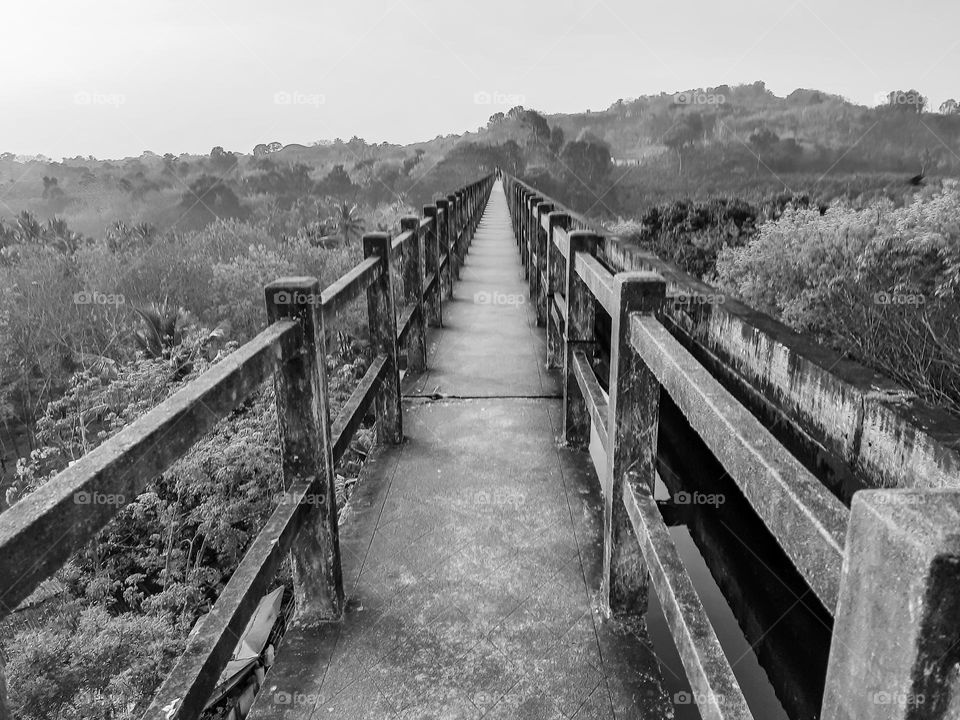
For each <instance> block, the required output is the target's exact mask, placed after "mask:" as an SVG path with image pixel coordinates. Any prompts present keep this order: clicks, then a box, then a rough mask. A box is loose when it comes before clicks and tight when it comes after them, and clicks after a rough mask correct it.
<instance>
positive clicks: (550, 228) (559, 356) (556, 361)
mask: <svg viewBox="0 0 960 720" xmlns="http://www.w3.org/2000/svg"><path fill="white" fill-rule="evenodd" d="M569 223H570V216H569V215H567V214H566V213H564V212H552V213H550V214H549V215H547V288H546V289H547V367H548V368H559V367H563V355H564V350H563V348H564V343H563V335H562V334H561V328H560V326H559V324H557V323H556V322H554V321H553V308H554V304H553V297H554V295H556V294H557V293H558V292H559V293H561V294H562V293H564V292H566V281H567V278H566V272H565V271H566V266H565V265H564V262H563V254H562V253H561V252H560V249H559V248H558V247H557V246H556V245H555V244H554V242H553V234H554V230H556V229H558V228H559V229H561V230H566V229H567V228H568V227H569ZM568 305H569V303H568ZM565 319H566V318H564V320H565Z"/></svg>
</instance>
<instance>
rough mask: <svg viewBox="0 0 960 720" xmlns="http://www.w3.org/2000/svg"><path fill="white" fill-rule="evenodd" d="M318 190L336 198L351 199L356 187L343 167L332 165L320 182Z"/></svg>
mask: <svg viewBox="0 0 960 720" xmlns="http://www.w3.org/2000/svg"><path fill="white" fill-rule="evenodd" d="M320 188H321V191H322V192H323V193H325V194H326V195H332V196H333V197H337V198H346V197H352V196H353V195H354V194H355V193H356V191H357V186H356V185H354V184H353V181H352V180H351V179H350V176H349V175H348V174H347V171H346V170H344V169H343V165H339V164H338V165H334V166H333V169H331V170H330V172H329V173H327V176H326V177H325V178H324V179H323V180H321V181H320Z"/></svg>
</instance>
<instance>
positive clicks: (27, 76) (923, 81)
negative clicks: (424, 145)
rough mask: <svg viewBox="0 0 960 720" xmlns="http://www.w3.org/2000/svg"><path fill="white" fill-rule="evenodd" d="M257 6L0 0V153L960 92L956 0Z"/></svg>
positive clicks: (941, 96)
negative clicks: (498, 117)
mask: <svg viewBox="0 0 960 720" xmlns="http://www.w3.org/2000/svg"><path fill="white" fill-rule="evenodd" d="M262 8H263V5H262V4H256V5H255V4H254V3H253V2H250V1H249V0H239V1H238V2H231V3H226V2H210V1H209V0H206V1H204V0H201V1H200V2H189V3H188V2H184V1H183V0H172V1H171V2H166V3H163V4H154V5H151V6H146V5H141V4H139V3H136V4H134V3H129V2H121V1H119V0H99V1H98V2H97V3H96V4H94V3H92V2H89V1H88V2H66V1H65V0H53V1H50V2H41V3H36V4H31V5H27V4H26V3H22V4H20V5H19V6H17V7H14V8H6V9H5V17H4V20H5V25H6V26H7V28H8V32H7V33H5V37H4V43H3V44H2V45H0V61H2V62H3V64H4V67H6V68H8V74H7V77H6V78H5V82H4V83H3V85H2V88H0V152H13V153H16V154H21V155H37V154H42V155H46V156H47V157H50V158H52V159H54V160H59V159H60V158H62V157H74V156H77V155H82V156H87V155H94V156H96V157H98V158H101V159H108V158H120V157H127V156H136V155H140V154H141V153H142V152H143V151H145V150H150V151H152V152H155V153H158V154H163V153H165V152H172V153H174V154H180V153H185V152H186V153H207V152H209V151H210V148H212V147H213V146H215V145H221V146H223V147H224V148H226V149H227V150H233V151H238V152H244V153H249V152H250V151H251V150H252V148H253V146H254V145H256V144H257V143H261V142H272V141H279V142H281V143H283V144H284V145H287V144H291V143H300V144H304V145H308V144H310V143H311V142H315V141H317V140H321V139H326V140H332V139H333V138H335V137H341V138H343V139H344V140H347V139H349V138H350V137H352V136H354V135H357V136H360V137H362V138H364V139H366V140H367V141H368V142H371V143H373V142H382V141H384V140H386V141H389V142H391V143H398V144H409V143H411V142H418V141H424V140H430V139H432V138H434V137H436V136H437V135H448V134H451V133H457V134H459V133H462V132H466V131H475V130H476V129H477V127H478V126H481V125H484V124H485V123H486V120H487V118H488V117H489V116H490V115H491V114H493V113H495V112H498V111H505V110H507V109H509V107H510V106H512V105H515V104H522V105H524V106H526V107H529V108H535V109H537V110H539V111H540V112H543V113H545V114H552V113H559V112H563V113H569V112H582V111H583V110H586V109H588V108H589V109H591V110H603V109H605V108H607V107H609V106H610V105H611V104H612V103H613V102H615V101H616V100H617V99H618V98H628V97H638V96H640V95H647V94H657V93H660V92H675V91H679V90H685V89H689V88H697V87H711V86H717V85H721V84H728V85H737V84H742V83H751V82H754V81H757V80H763V81H764V82H766V84H767V87H768V88H769V89H770V90H772V91H773V92H774V93H776V94H777V95H780V96H783V95H786V94H788V93H790V92H791V91H792V90H794V89H796V88H798V87H805V88H815V89H818V90H822V91H825V92H829V93H833V94H837V95H842V96H844V97H846V98H848V99H849V100H851V101H852V102H856V103H858V104H862V105H868V106H873V105H876V104H878V102H879V100H878V98H880V97H881V96H882V94H883V93H885V92H887V91H890V90H892V89H904V90H906V89H910V88H916V89H917V90H919V91H920V92H921V93H923V94H924V95H925V96H927V97H928V98H929V109H932V110H936V109H937V108H938V107H939V105H940V103H941V102H943V101H944V100H946V99H947V98H950V97H957V98H960V79H958V78H956V76H955V69H956V68H957V67H960V39H958V38H957V37H956V35H955V28H956V27H957V26H958V25H960V6H958V5H957V4H956V3H952V2H948V1H947V0H931V1H930V2H927V3H925V7H922V8H921V7H920V6H919V4H918V3H907V2H902V1H900V0H879V1H876V2H865V1H864V0H855V1H854V2H850V3H847V4H843V5H841V4H840V3H836V2H827V0H797V1H796V2H792V3H791V2H786V3H782V4H778V5H771V4H767V3H762V2H755V1H752V0H731V2H727V3H724V4H723V5H719V4H713V3H702V4H701V3H689V2H686V3H672V4H669V6H667V7H663V6H658V7H657V8H656V10H655V12H656V18H655V19H654V18H652V17H651V14H652V12H654V11H652V10H650V9H647V8H646V7H644V5H642V4H639V3H636V2H630V1H628V0H596V2H591V1H590V0H587V1H586V2H583V3H578V2H574V0H557V1H556V2H553V3H550V4H549V5H548V6H545V9H540V8H537V7H530V6H528V5H523V4H521V3H516V2H505V1H504V0H488V1H487V2H484V3H482V4H477V5H468V4H465V3H460V4H454V3H444V4H440V5H436V6H435V4H433V3H429V2H428V1H427V0H384V2H379V3H369V2H367V3H363V2H355V3H350V4H345V5H337V6H334V7H329V8H323V7H317V6H316V5H315V4H311V3H306V2H302V0H297V1H289V0H288V1H287V2H278V3H274V4H273V5H272V6H270V10H272V14H270V15H265V14H264V13H263V11H262ZM661 28H679V30H677V31H675V32H663V31H662V30H661ZM894 31H897V32H894ZM10 69H12V70H13V72H11V71H10ZM478 94H480V95H479V97H480V98H481V100H482V99H484V98H486V97H487V96H490V97H491V99H492V100H493V101H494V102H491V103H483V102H480V103H478V102H476V101H475V97H477V96H478Z"/></svg>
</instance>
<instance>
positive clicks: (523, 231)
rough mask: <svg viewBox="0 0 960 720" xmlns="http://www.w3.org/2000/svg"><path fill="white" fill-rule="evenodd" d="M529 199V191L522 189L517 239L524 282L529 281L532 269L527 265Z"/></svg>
mask: <svg viewBox="0 0 960 720" xmlns="http://www.w3.org/2000/svg"><path fill="white" fill-rule="evenodd" d="M529 197H530V193H529V191H527V190H526V189H524V188H521V189H520V197H519V199H518V204H517V239H518V240H519V242H520V262H522V263H523V278H524V280H526V279H527V277H528V275H527V272H528V271H529V269H530V268H529V265H528V263H527V199H528V198H529Z"/></svg>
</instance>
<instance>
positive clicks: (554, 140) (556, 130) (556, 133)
mask: <svg viewBox="0 0 960 720" xmlns="http://www.w3.org/2000/svg"><path fill="white" fill-rule="evenodd" d="M549 147H550V152H552V153H553V154H554V155H556V154H557V153H558V152H560V149H561V148H562V147H563V128H561V127H560V126H559V125H555V126H554V127H553V128H552V129H551V130H550V143H549Z"/></svg>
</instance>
